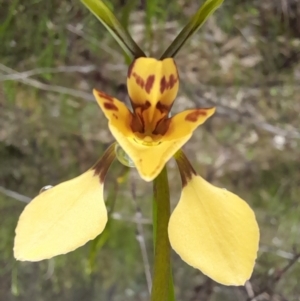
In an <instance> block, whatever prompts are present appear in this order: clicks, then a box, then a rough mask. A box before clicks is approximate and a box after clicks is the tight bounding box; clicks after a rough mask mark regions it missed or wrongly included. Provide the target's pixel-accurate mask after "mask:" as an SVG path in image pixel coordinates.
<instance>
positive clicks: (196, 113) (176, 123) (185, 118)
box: [164, 108, 216, 141]
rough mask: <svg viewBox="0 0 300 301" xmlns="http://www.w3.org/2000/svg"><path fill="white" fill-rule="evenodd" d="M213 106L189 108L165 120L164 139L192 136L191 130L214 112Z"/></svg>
mask: <svg viewBox="0 0 300 301" xmlns="http://www.w3.org/2000/svg"><path fill="white" fill-rule="evenodd" d="M215 110H216V109H215V108H208V109H191V110H186V111H183V112H181V113H179V114H177V115H175V116H173V117H172V118H170V119H169V121H168V120H166V121H165V122H168V123H169V124H168V129H167V131H166V133H165V135H164V140H166V141H170V140H171V141H172V140H177V139H182V138H184V137H188V139H189V138H190V137H191V136H192V133H193V131H194V130H195V129H196V128H197V127H198V126H199V125H201V124H202V123H204V122H205V121H206V119H208V118H209V117H210V116H211V115H213V114H214V112H215Z"/></svg>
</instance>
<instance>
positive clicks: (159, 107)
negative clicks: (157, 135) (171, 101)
mask: <svg viewBox="0 0 300 301" xmlns="http://www.w3.org/2000/svg"><path fill="white" fill-rule="evenodd" d="M156 109H157V110H159V111H160V112H161V113H162V114H163V113H166V114H167V113H169V111H170V106H168V105H164V104H162V103H161V102H160V101H158V102H157V104H156Z"/></svg>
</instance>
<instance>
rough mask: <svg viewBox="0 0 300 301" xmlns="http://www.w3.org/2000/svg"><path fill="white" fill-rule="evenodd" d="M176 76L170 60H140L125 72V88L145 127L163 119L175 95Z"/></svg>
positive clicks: (177, 85)
mask: <svg viewBox="0 0 300 301" xmlns="http://www.w3.org/2000/svg"><path fill="white" fill-rule="evenodd" d="M178 87H179V77H178V72H177V67H176V64H175V61H174V60H173V59H171V58H167V59H164V60H156V59H154V58H145V57H141V58H138V59H136V60H135V61H133V63H132V64H131V66H130V67H129V70H128V77H127V88H128V94H129V96H130V99H131V102H132V106H133V109H134V111H135V113H136V114H137V115H139V116H141V118H142V119H143V120H144V122H145V127H147V125H149V126H150V124H155V123H156V122H157V121H158V120H160V119H161V118H162V117H164V116H167V115H168V112H169V111H170V109H171V106H172V104H173V101H174V99H175V97H176V95H177V92H178Z"/></svg>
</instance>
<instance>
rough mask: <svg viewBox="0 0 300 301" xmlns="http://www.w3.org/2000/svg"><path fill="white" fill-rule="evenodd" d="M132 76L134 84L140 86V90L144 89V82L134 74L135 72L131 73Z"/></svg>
mask: <svg viewBox="0 0 300 301" xmlns="http://www.w3.org/2000/svg"><path fill="white" fill-rule="evenodd" d="M132 76H133V77H134V78H135V82H136V84H137V85H138V86H140V87H141V88H142V89H144V87H145V82H144V80H143V79H142V78H141V77H140V76H139V75H138V74H137V73H136V72H133V73H132Z"/></svg>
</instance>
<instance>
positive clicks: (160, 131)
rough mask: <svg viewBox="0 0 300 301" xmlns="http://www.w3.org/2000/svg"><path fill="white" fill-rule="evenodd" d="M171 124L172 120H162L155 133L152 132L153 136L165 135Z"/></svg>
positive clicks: (157, 124)
mask: <svg viewBox="0 0 300 301" xmlns="http://www.w3.org/2000/svg"><path fill="white" fill-rule="evenodd" d="M170 123H171V118H167V119H166V118H164V117H163V118H161V119H160V120H159V121H158V122H157V123H156V126H155V129H154V131H152V134H153V135H162V136H163V135H165V134H166V132H167V130H168V129H169V126H170Z"/></svg>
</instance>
